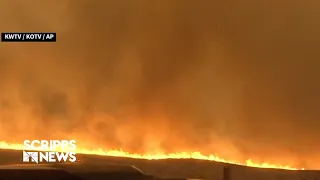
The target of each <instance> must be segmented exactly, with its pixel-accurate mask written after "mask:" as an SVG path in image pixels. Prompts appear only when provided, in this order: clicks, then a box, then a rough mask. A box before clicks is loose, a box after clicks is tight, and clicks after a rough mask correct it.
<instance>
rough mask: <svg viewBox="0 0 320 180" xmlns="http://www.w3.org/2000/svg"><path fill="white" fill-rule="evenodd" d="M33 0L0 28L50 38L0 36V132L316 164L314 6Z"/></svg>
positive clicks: (10, 11)
mask: <svg viewBox="0 0 320 180" xmlns="http://www.w3.org/2000/svg"><path fill="white" fill-rule="evenodd" d="M33 2H34V3H32V4H30V3H27V2H25V1H22V0H15V1H10V0H2V1H1V2H0V20H1V22H2V23H1V25H0V30H1V32H4V31H6V32H10V31H23V32H24V31H29V32H30V31H35V32H41V31H52V32H57V42H56V43H51V44H49V43H47V44H44V43H34V44H32V43H19V44H13V43H11V44H10V43H7V44H5V43H1V44H0V141H9V142H22V140H24V139H69V138H76V139H77V140H78V141H79V143H81V145H82V146H83V147H94V148H106V149H120V148H122V149H125V150H126V151H129V152H133V153H135V152H138V153H139V152H141V153H142V152H157V151H163V152H180V151H201V152H203V153H205V154H219V155H221V156H222V157H225V158H227V159H239V160H240V161H244V160H246V159H248V158H252V159H255V160H258V161H271V162H274V163H283V164H296V165H297V166H303V167H310V168H320V164H317V163H316V162H317V161H318V160H319V156H320V155H319V153H318V152H319V150H320V145H319V137H320V133H319V132H320V131H319V130H318V129H319V128H318V127H319V125H320V121H319V119H320V114H319V113H320V94H319V92H320V83H319V78H320V75H319V67H320V61H319V58H320V57H319V53H318V52H319V47H320V46H319V42H320V35H319V32H320V26H319V21H318V17H319V15H320V14H319V13H320V11H319V10H318V9H317V8H316V7H319V6H318V5H319V2H317V1H308V2H307V1H303V2H302V1H301V2H299V3H300V4H298V2H292V1H287V2H286V3H283V4H281V3H280V2H278V1H273V0H271V1H254V0H244V1H241V2H240V1H239V2H235V1H234V2H230V3H227V2H225V3H224V2H220V1H212V2H211V3H204V2H203V3H195V2H196V1H191V0H184V1H182V0H177V1H174V2H173V1H156V2H150V1H143V0H141V1H135V2H133V1H126V0H124V1H121V2H120V1H116V0H110V1H99V2H98V1H84V0H77V1H72V0H69V1H68V0H67V1H62V0H55V1H53V0H47V1H40V0H34V1H33ZM39 7H50V9H48V8H45V10H41V9H40V8H39ZM318 162H319V161H318Z"/></svg>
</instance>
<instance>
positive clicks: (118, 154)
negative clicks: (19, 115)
mask: <svg viewBox="0 0 320 180" xmlns="http://www.w3.org/2000/svg"><path fill="white" fill-rule="evenodd" d="M0 149H13V150H22V149H24V146H23V145H22V144H9V143H6V142H4V141H0ZM76 152H77V153H79V154H91V155H102V156H113V157H127V158H135V159H148V160H159V159H200V160H209V161H217V162H223V163H229V164H237V165H243V166H249V167H257V168H274V169H286V170H304V168H302V169H298V168H294V167H291V166H288V165H285V166H283V165H275V164H269V163H255V162H253V161H252V160H251V159H248V160H247V161H246V162H245V163H239V162H237V161H229V160H225V159H223V158H221V157H219V156H216V155H208V156H206V155H203V154H201V153H200V152H192V153H187V152H180V153H170V154H134V153H129V152H125V151H123V150H121V149H120V150H103V149H95V150H88V149H84V148H82V149H81V148H78V147H77V150H76Z"/></svg>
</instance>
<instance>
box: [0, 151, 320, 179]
mask: <svg viewBox="0 0 320 180" xmlns="http://www.w3.org/2000/svg"><path fill="white" fill-rule="evenodd" d="M21 156H22V151H16V150H0V165H5V164H16V163H21V161H22V157H21ZM78 159H80V160H81V161H82V162H84V163H88V164H94V165H99V166H103V165H104V164H119V165H134V166H136V167H138V168H139V169H141V170H142V171H144V172H145V173H146V174H150V175H154V176H159V177H170V178H182V177H186V178H200V179H212V180H220V179H222V176H223V168H224V167H229V169H230V179H229V180H320V171H308V170H305V171H291V170H278V169H259V168H251V167H244V166H237V165H230V164H225V163H219V162H212V161H204V160H193V159H181V160H177V159H166V160H142V159H131V158H120V157H107V156H96V155H82V154H78ZM85 169H86V170H88V169H90V166H88V167H85Z"/></svg>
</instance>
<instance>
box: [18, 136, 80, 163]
mask: <svg viewBox="0 0 320 180" xmlns="http://www.w3.org/2000/svg"><path fill="white" fill-rule="evenodd" d="M76 148H77V146H76V141H75V140H49V141H48V140H25V141H24V150H23V157H22V158H23V162H26V163H27V162H28V163H42V162H48V163H55V162H76V161H77V158H76V153H75V151H76Z"/></svg>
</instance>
